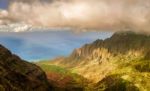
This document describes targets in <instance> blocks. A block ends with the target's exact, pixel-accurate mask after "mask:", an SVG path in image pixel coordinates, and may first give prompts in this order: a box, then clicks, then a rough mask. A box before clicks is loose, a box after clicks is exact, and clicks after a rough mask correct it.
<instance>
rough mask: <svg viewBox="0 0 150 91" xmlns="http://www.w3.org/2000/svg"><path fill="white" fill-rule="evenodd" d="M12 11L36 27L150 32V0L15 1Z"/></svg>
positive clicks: (20, 18)
mask: <svg viewBox="0 0 150 91" xmlns="http://www.w3.org/2000/svg"><path fill="white" fill-rule="evenodd" d="M45 1H46V2H45ZM8 11H9V17H11V19H14V20H16V21H21V22H25V23H29V24H32V25H35V26H47V27H73V28H78V29H82V28H90V29H99V30H112V31H120V30H126V29H131V30H134V31H136V32H146V33H147V32H148V33H149V32H150V1H149V0H44V1H43V0H13V1H12V2H11V4H10V5H9V10H8Z"/></svg>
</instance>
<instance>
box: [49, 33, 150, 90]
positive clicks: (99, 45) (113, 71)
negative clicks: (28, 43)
mask: <svg viewBox="0 0 150 91" xmlns="http://www.w3.org/2000/svg"><path fill="white" fill-rule="evenodd" d="M47 64H53V65H57V66H61V67H65V68H66V69H69V70H71V71H73V72H75V73H77V74H79V75H81V76H83V77H85V78H86V79H88V80H89V81H91V82H92V83H93V84H94V85H93V86H92V90H93V91H150V36H148V35H144V34H135V33H133V32H124V33H115V34H114V35H113V36H112V37H110V38H108V39H105V40H96V41H95V42H93V43H91V44H86V45H84V46H83V47H81V48H79V49H76V50H75V51H74V52H73V53H72V54H71V55H70V56H69V57H67V58H58V59H56V60H54V61H52V62H47Z"/></svg>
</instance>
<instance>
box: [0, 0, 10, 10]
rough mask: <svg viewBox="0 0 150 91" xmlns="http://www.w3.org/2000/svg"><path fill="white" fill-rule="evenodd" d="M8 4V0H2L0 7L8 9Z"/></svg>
mask: <svg viewBox="0 0 150 91" xmlns="http://www.w3.org/2000/svg"><path fill="white" fill-rule="evenodd" d="M7 6H8V0H0V8H1V9H6V8H7Z"/></svg>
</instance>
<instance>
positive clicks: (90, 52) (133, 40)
mask: <svg viewBox="0 0 150 91" xmlns="http://www.w3.org/2000/svg"><path fill="white" fill-rule="evenodd" d="M149 46H150V36H148V35H144V34H135V33H133V32H123V33H121V32H119V33H115V34H114V35H113V36H112V37H111V38H108V39H106V40H99V39H98V40H96V41H95V42H93V43H91V44H86V45H84V46H83V47H81V48H79V49H76V50H75V51H74V52H73V53H72V54H71V56H70V58H71V59H77V60H80V59H90V60H92V59H98V60H109V59H110V58H112V57H118V55H121V56H124V55H125V56H126V57H128V58H129V56H130V57H131V58H136V57H145V58H147V59H149V56H150V55H149V54H150V47H149Z"/></svg>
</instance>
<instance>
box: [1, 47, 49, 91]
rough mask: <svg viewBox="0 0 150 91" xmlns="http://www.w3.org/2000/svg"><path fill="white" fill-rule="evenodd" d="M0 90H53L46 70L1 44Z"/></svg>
mask: <svg viewBox="0 0 150 91" xmlns="http://www.w3.org/2000/svg"><path fill="white" fill-rule="evenodd" d="M0 91H51V87H50V85H49V83H48V81H47V78H46V75H45V73H44V71H42V70H41V69H40V68H39V67H38V66H36V65H34V64H31V63H28V62H25V61H23V60H21V59H20V58H19V57H18V56H16V55H14V54H12V53H11V52H10V51H9V50H7V49H6V48H5V47H3V46H2V45H0Z"/></svg>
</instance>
